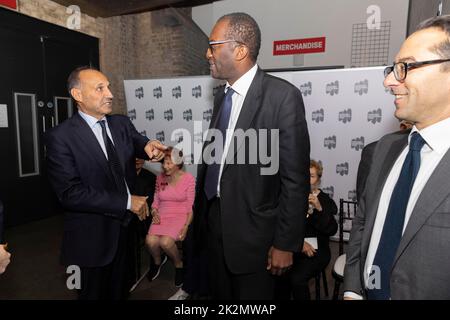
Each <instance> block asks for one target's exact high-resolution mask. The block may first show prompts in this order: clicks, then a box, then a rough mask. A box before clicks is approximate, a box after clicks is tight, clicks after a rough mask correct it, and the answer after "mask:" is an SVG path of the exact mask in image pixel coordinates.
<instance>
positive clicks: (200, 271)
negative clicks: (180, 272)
mask: <svg viewBox="0 0 450 320" xmlns="http://www.w3.org/2000/svg"><path fill="white" fill-rule="evenodd" d="M195 245H196V244H195V240H194V232H193V228H192V226H191V227H189V229H188V232H187V235H186V239H184V241H183V267H184V270H185V274H184V282H183V290H184V291H186V292H187V293H189V294H190V295H191V296H193V297H194V299H195V298H206V297H209V287H208V268H207V265H208V262H207V252H206V248H205V247H202V246H201V247H199V248H198V249H196V248H195Z"/></svg>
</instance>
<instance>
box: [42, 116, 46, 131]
mask: <svg viewBox="0 0 450 320" xmlns="http://www.w3.org/2000/svg"><path fill="white" fill-rule="evenodd" d="M45 130H46V128H45V116H42V132H43V133H45Z"/></svg>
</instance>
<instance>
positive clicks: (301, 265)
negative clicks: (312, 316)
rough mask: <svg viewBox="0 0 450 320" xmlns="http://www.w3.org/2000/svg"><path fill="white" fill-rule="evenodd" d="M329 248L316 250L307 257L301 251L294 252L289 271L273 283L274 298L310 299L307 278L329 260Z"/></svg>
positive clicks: (324, 265) (313, 274)
mask: <svg viewBox="0 0 450 320" xmlns="http://www.w3.org/2000/svg"><path fill="white" fill-rule="evenodd" d="M330 258H331V254H330V250H329V249H328V250H327V249H323V250H322V251H320V250H317V251H316V255H315V256H313V257H311V258H310V257H308V256H306V255H304V254H302V253H295V254H294V264H293V265H292V268H291V270H289V272H287V273H285V274H283V275H282V276H280V277H279V278H278V279H277V281H276V284H275V299H277V300H290V299H291V296H292V298H293V299H294V300H310V299H311V297H310V293H309V285H308V283H309V280H310V279H312V278H313V277H315V276H316V275H317V274H319V273H320V272H321V271H322V270H323V269H324V268H325V267H326V266H327V265H328V263H329V262H330Z"/></svg>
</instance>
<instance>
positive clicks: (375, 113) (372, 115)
mask: <svg viewBox="0 0 450 320" xmlns="http://www.w3.org/2000/svg"><path fill="white" fill-rule="evenodd" d="M367 122H372V123H373V124H375V123H377V122H381V109H380V108H378V109H376V110H372V111H369V112H368V113H367Z"/></svg>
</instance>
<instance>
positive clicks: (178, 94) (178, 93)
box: [172, 86, 181, 99]
mask: <svg viewBox="0 0 450 320" xmlns="http://www.w3.org/2000/svg"><path fill="white" fill-rule="evenodd" d="M172 97H174V98H175V99H178V98H181V87H180V86H178V87H175V88H173V89H172Z"/></svg>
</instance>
